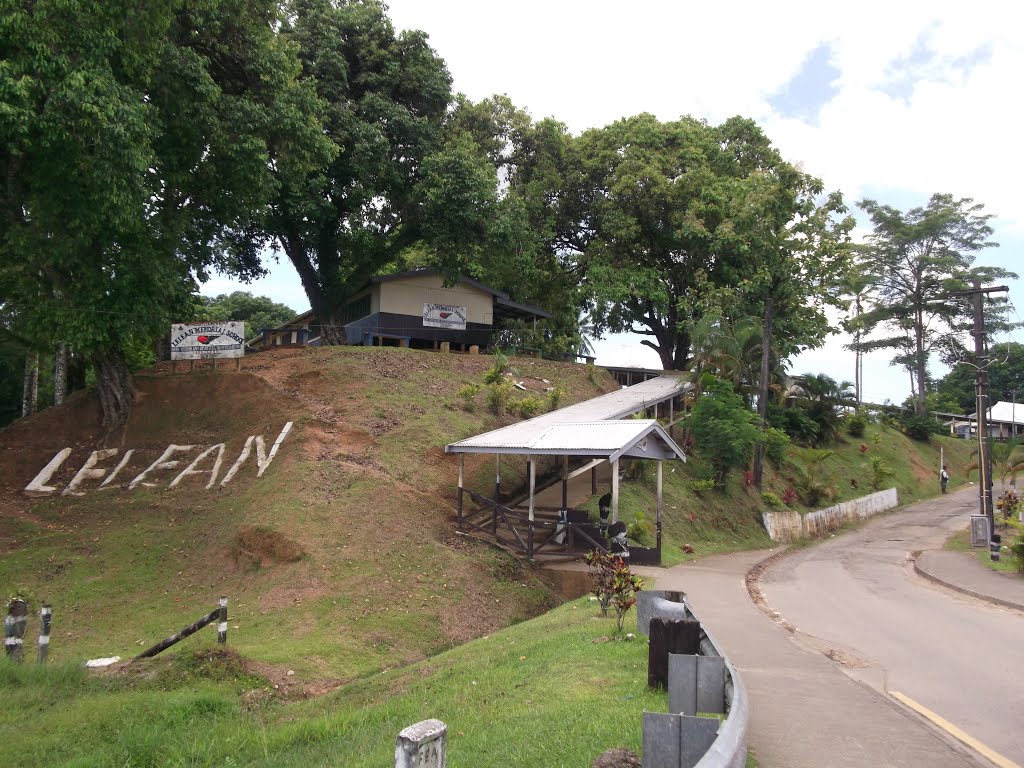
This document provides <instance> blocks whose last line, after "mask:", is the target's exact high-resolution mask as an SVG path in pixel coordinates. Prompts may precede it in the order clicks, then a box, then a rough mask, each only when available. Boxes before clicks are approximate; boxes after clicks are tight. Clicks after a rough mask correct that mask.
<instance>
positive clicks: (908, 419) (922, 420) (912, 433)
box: [900, 413, 945, 442]
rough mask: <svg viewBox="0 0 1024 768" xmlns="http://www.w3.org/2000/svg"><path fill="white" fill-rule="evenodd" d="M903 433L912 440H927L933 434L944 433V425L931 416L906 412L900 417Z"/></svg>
mask: <svg viewBox="0 0 1024 768" xmlns="http://www.w3.org/2000/svg"><path fill="white" fill-rule="evenodd" d="M900 427H901V429H902V430H903V434H905V435H906V436H907V437H909V438H910V439H911V440H920V441H922V442H926V441H927V440H928V438H930V437H931V436H932V435H941V434H944V432H945V430H943V428H942V425H941V424H939V422H938V421H936V420H935V419H934V418H933V417H931V416H925V415H918V414H914V413H904V414H902V415H901V417H900Z"/></svg>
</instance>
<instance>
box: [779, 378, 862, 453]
mask: <svg viewBox="0 0 1024 768" xmlns="http://www.w3.org/2000/svg"><path fill="white" fill-rule="evenodd" d="M790 392H791V394H793V395H795V396H797V397H799V398H802V399H803V400H804V403H803V404H802V406H801V407H802V408H803V409H804V412H805V413H806V414H807V416H808V417H809V418H810V419H811V420H812V421H814V423H815V424H816V425H817V428H818V429H817V435H816V436H815V439H814V440H813V443H814V444H815V445H823V444H824V443H827V442H832V441H834V440H835V439H836V438H837V437H838V436H839V420H840V419H841V418H842V415H843V411H844V410H845V409H846V408H855V407H856V405H857V400H856V395H855V394H854V388H853V384H851V383H850V382H849V381H843V382H837V381H836V380H835V379H833V378H832V377H831V376H829V375H828V374H825V373H805V374H804V375H803V376H800V377H798V378H797V380H796V382H795V383H794V384H793V386H792V387H791V388H790Z"/></svg>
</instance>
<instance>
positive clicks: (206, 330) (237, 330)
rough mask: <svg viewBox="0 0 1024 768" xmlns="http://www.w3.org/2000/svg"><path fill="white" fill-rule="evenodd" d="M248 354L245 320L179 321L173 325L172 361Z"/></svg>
mask: <svg viewBox="0 0 1024 768" xmlns="http://www.w3.org/2000/svg"><path fill="white" fill-rule="evenodd" d="M243 354H245V323H243V322H236V321H234V320H232V321H230V322H226V323H211V322H205V323H176V324H174V325H172V326H171V360H207V359H211V358H222V357H241V356H242V355H243Z"/></svg>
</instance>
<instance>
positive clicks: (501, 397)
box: [487, 379, 512, 416]
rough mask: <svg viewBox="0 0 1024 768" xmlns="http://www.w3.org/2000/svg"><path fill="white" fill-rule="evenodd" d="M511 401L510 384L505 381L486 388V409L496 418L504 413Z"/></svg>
mask: <svg viewBox="0 0 1024 768" xmlns="http://www.w3.org/2000/svg"><path fill="white" fill-rule="evenodd" d="M511 399H512V382H510V381H508V380H507V379H501V380H499V381H496V382H494V383H493V384H491V385H490V386H489V387H488V388H487V407H488V408H490V409H491V411H492V412H493V413H494V414H496V415H498V416H500V415H501V414H503V413H504V412H505V409H506V408H507V407H508V403H509V400H511Z"/></svg>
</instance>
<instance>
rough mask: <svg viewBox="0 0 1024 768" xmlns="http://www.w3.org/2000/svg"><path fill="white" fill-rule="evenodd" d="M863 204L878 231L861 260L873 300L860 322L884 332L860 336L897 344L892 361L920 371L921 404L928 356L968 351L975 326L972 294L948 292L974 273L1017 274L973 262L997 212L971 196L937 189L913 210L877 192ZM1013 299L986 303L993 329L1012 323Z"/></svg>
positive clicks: (921, 404)
mask: <svg viewBox="0 0 1024 768" xmlns="http://www.w3.org/2000/svg"><path fill="white" fill-rule="evenodd" d="M858 205H859V206H860V207H861V208H863V209H864V211H865V212H866V213H867V214H868V215H869V216H870V217H871V222H872V224H873V226H874V231H873V232H872V234H871V235H870V236H869V237H868V244H867V245H866V246H863V247H862V248H861V250H860V257H859V264H860V266H861V267H862V271H863V272H864V274H865V275H866V276H867V278H868V282H869V285H870V287H871V291H872V296H873V305H872V308H871V309H870V310H869V311H867V312H865V313H863V314H862V315H861V316H860V318H859V324H860V325H859V330H861V331H862V332H864V333H865V334H870V333H871V331H872V330H874V329H876V328H879V327H883V328H885V329H886V330H887V331H889V335H887V336H881V337H879V336H878V335H877V334H875V335H874V337H873V338H871V339H869V340H868V341H861V342H860V343H858V344H856V345H855V346H856V348H857V349H859V350H860V351H863V352H870V351H873V350H876V349H890V350H892V351H893V352H894V353H895V356H894V357H893V363H894V364H896V365H900V366H903V367H904V368H906V369H907V370H908V371H909V372H910V373H911V375H912V376H913V377H914V383H915V390H916V391H915V393H914V394H915V399H916V407H915V410H916V411H917V412H918V413H923V412H924V410H925V407H926V387H927V382H928V360H929V357H930V355H931V353H932V352H933V351H935V350H938V351H940V352H941V353H942V354H943V356H944V358H945V359H947V360H949V359H953V358H963V356H964V352H965V350H964V348H963V346H962V343H961V342H960V341H959V340H958V332H959V331H964V330H966V329H967V328H969V327H970V325H971V322H972V304H971V302H970V301H969V300H967V299H962V298H961V299H956V300H949V299H948V298H947V297H948V296H949V294H950V292H952V291H958V290H964V289H967V288H969V287H970V286H971V284H972V282H973V281H974V280H980V281H981V282H982V283H990V282H994V281H995V280H998V279H1001V278H1004V277H1016V275H1013V274H1012V273H1009V272H1007V271H1006V270H1003V269H998V268H993V267H973V266H972V265H973V264H974V259H975V255H976V254H977V253H979V252H981V251H982V250H984V249H985V248H991V247H993V246H995V245H996V243H993V242H991V241H990V240H989V238H990V237H991V235H992V228H991V227H990V226H989V224H988V221H989V219H991V218H992V217H991V215H989V214H982V210H983V209H984V206H983V205H981V204H975V203H974V201H973V200H971V199H970V198H963V199H955V198H954V197H953V196H952V195H948V194H934V195H932V197H931V199H930V200H929V201H928V205H927V206H926V207H923V208H921V207H918V208H912V209H910V210H909V211H907V212H906V213H903V212H902V211H899V210H897V209H895V208H893V207H891V206H888V205H880V204H879V203H877V202H876V201H874V200H861V201H860V202H859V203H858ZM1006 308H1007V305H1006V300H1005V298H1000V299H996V300H994V303H993V304H990V306H989V307H987V308H986V330H987V331H988V332H989V334H991V333H993V332H995V331H998V330H1006V329H1007V328H1008V324H1007V323H1006V320H1005V315H1006Z"/></svg>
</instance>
